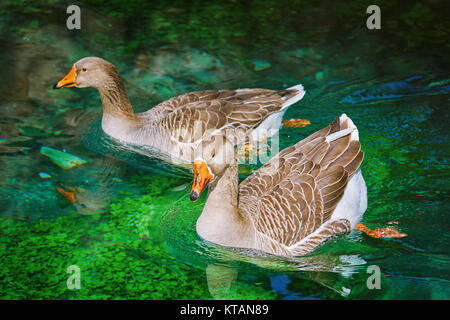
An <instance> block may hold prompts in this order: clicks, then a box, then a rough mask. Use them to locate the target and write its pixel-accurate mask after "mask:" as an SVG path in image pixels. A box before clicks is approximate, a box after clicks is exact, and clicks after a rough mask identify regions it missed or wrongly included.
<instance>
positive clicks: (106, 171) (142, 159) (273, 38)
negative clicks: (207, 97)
mask: <svg viewBox="0 0 450 320" xmlns="http://www.w3.org/2000/svg"><path fill="white" fill-rule="evenodd" d="M50 3H51V4H48V1H45V2H44V1H34V2H32V3H29V2H27V1H21V2H17V1H2V5H0V48H1V49H2V50H1V52H0V69H1V70H2V81H1V82H0V104H1V107H0V126H1V127H0V128H1V129H0V130H1V131H0V164H1V165H0V177H1V179H0V261H1V265H2V268H0V288H1V290H0V298H2V299H25V298H27V299H220V298H231V299H345V298H350V299H449V298H450V267H449V266H450V257H449V249H450V245H449V231H450V230H449V229H450V228H449V227H450V223H449V218H448V213H447V210H448V207H449V206H448V205H449V188H448V181H449V174H448V172H449V170H448V169H449V162H448V155H449V153H450V148H449V144H448V142H449V141H448V137H449V126H448V123H449V119H448V114H449V113H448V110H449V95H448V94H449V92H450V74H449V72H448V70H449V66H450V63H449V62H450V61H449V58H448V57H449V44H448V40H449V21H448V17H446V16H445V15H444V13H443V12H444V10H443V9H442V7H443V5H444V1H434V2H432V3H431V4H430V5H429V6H426V5H423V4H420V3H419V2H411V4H410V5H408V6H404V5H401V4H400V3H395V2H389V3H386V4H380V7H381V10H382V19H383V20H382V29H381V30H368V29H367V28H366V23H365V22H366V18H367V16H368V15H367V14H366V12H365V10H366V8H367V6H368V5H369V4H370V3H367V1H352V4H351V5H350V4H347V5H344V4H333V5H331V4H328V2H321V1H319V2H315V3H314V4H312V3H306V2H304V1H289V3H288V4H289V5H287V3H284V2H283V1H281V2H271V1H267V2H251V1H250V2H245V3H239V2H229V3H227V4H214V3H213V2H211V3H209V4H207V5H205V4H201V3H200V2H198V3H197V2H193V3H191V4H189V5H188V4H187V3H186V4H185V3H183V2H180V1H179V2H174V3H173V4H172V5H170V6H169V5H167V4H165V2H152V4H148V3H139V2H131V3H128V4H122V3H121V2H119V1H117V2H116V1H114V2H110V3H107V2H104V3H103V2H102V1H81V2H80V4H79V5H80V7H81V12H82V20H81V21H82V22H81V29H80V30H68V29H67V28H66V19H67V17H68V15H67V14H66V11H65V10H66V6H65V4H63V3H62V2H59V1H50ZM384 21H385V22H384ZM85 56H100V57H104V58H105V59H107V60H109V61H111V62H112V63H114V64H115V65H116V66H117V68H118V70H119V71H120V73H121V75H122V76H123V78H124V79H125V84H126V87H127V91H128V94H129V96H130V100H131V102H132V104H133V107H134V109H135V110H136V111H145V110H147V109H149V108H151V107H152V106H154V105H156V104H158V103H159V102H161V101H163V100H165V99H168V98H170V97H173V96H175V95H178V94H182V93H185V92H189V91H196V90H203V89H224V88H229V89H234V88H244V87H262V88H269V89H283V88H287V87H289V86H292V85H295V84H298V83H302V84H303V85H304V86H305V89H306V91H307V93H306V95H305V98H304V99H303V100H301V102H299V103H297V104H295V105H293V106H292V107H290V108H289V109H288V111H287V112H286V115H285V119H291V118H293V119H297V118H300V119H308V120H309V121H310V122H311V125H308V126H306V127H304V128H291V127H283V128H282V129H281V131H280V135H279V136H280V148H284V147H287V146H289V145H292V144H294V143H295V142H297V141H299V140H301V139H303V138H304V137H306V136H307V135H309V134H311V133H313V132H314V131H316V130H318V129H320V128H322V127H324V126H326V125H327V124H328V123H330V122H331V121H332V120H333V119H334V117H335V116H339V115H341V114H342V113H346V114H347V115H348V116H350V117H351V118H352V119H353V121H354V123H355V124H356V125H357V126H358V129H359V132H360V141H361V144H362V149H363V150H364V151H365V159H364V162H363V164H362V172H363V175H364V177H365V180H366V183H367V189H368V209H367V211H366V213H365V215H364V217H363V220H362V222H363V223H364V224H366V225H367V226H369V227H371V228H376V227H385V226H387V225H393V226H395V227H396V228H397V229H399V230H400V231H401V232H403V233H406V234H407V237H405V238H401V239H395V240H393V239H373V238H370V237H368V236H366V235H365V234H363V233H361V232H360V231H352V232H351V233H349V234H344V235H341V236H338V237H335V238H333V239H330V240H329V241H328V242H327V243H326V244H325V245H323V246H322V247H320V248H319V249H317V250H316V251H314V252H313V253H312V254H310V255H308V256H305V257H299V258H295V259H285V258H279V257H272V256H261V255H258V254H256V253H255V252H251V251H240V250H230V249H225V248H221V247H219V246H216V245H213V244H210V243H207V242H205V241H203V240H202V239H201V238H199V237H198V236H197V234H196V231H195V222H196V220H197V217H198V216H199V214H200V213H201V210H202V206H203V204H204V201H205V196H206V195H205V194H204V195H202V197H201V199H200V200H199V201H198V202H196V203H191V202H190V201H189V196H188V192H189V188H190V184H191V179H192V173H191V172H189V171H188V170H186V169H181V168H177V167H175V166H173V165H170V164H167V163H164V162H162V161H161V160H158V159H156V158H154V157H149V156H146V155H145V154H143V152H142V150H139V149H132V148H130V147H129V146H124V145H120V144H118V143H117V142H115V141H113V140H112V139H110V138H109V137H108V136H106V135H105V134H104V133H103V132H102V130H101V127H100V118H101V107H100V106H101V102H100V98H99V95H98V93H97V91H95V90H94V89H92V88H90V89H76V88H70V89H63V90H57V91H56V90H52V89H51V88H52V86H53V85H54V83H56V82H57V81H58V80H59V79H61V78H62V77H63V76H64V75H65V74H66V73H67V72H68V71H69V70H70V68H71V66H72V64H73V63H74V62H75V61H77V60H78V59H80V58H82V57H85ZM42 147H49V148H53V149H57V150H60V151H66V152H67V153H70V154H72V155H76V156H78V157H80V158H82V159H83V160H84V161H86V162H85V163H84V164H81V165H79V166H76V167H73V168H70V169H63V168H61V167H59V166H58V165H56V164H55V163H54V162H52V161H50V159H49V158H48V157H46V156H44V155H43V154H42V152H41V150H42ZM256 169H257V166H243V168H242V172H241V173H242V175H241V178H244V177H245V176H247V175H248V174H250V173H251V172H252V171H253V170H256ZM58 190H59V191H58ZM71 196H72V197H74V198H73V199H72V200H73V201H70V200H69V199H70V197H71ZM93 213H95V214H93ZM71 265H76V266H78V267H79V268H80V272H81V288H80V289H79V290H70V289H68V288H67V284H66V280H67V278H68V277H69V276H70V274H68V273H67V268H68V267H69V266H71ZM373 265H375V266H378V267H379V270H380V272H381V282H380V283H381V288H380V289H372V290H371V289H369V288H368V286H367V280H368V277H369V276H370V275H371V273H368V267H369V266H373Z"/></svg>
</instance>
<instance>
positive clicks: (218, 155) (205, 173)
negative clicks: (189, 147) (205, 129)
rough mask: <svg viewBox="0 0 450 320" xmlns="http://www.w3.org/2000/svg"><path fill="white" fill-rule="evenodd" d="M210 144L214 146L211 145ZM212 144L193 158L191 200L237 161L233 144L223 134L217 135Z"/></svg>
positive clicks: (198, 195) (196, 197) (194, 199)
mask: <svg viewBox="0 0 450 320" xmlns="http://www.w3.org/2000/svg"><path fill="white" fill-rule="evenodd" d="M217 141H220V142H221V143H217ZM212 145H214V146H213V147H211V146H212ZM212 145H211V144H210V145H209V146H208V147H206V148H205V149H204V150H203V152H202V153H201V154H202V156H201V157H199V156H198V155H197V157H196V158H195V160H194V181H193V183H192V189H191V193H190V198H191V201H193V202H195V201H197V200H198V198H199V197H200V195H201V193H202V192H203V190H205V189H206V187H207V186H208V185H210V184H211V183H212V182H214V181H216V180H219V179H220V177H221V176H222V175H223V173H224V172H225V170H226V169H227V168H228V167H229V166H231V165H232V164H234V163H235V162H236V161H237V158H236V153H235V148H234V146H233V145H232V144H231V143H230V142H229V141H228V140H227V139H225V137H224V136H221V137H218V140H216V143H214V144H212Z"/></svg>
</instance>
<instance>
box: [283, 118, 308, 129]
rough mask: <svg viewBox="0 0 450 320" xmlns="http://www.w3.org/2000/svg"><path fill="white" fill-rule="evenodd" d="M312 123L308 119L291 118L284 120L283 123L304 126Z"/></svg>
mask: <svg viewBox="0 0 450 320" xmlns="http://www.w3.org/2000/svg"><path fill="white" fill-rule="evenodd" d="M309 124H311V122H310V121H309V120H306V119H289V120H283V125H284V126H285V127H294V128H303V127H306V126H307V125H309Z"/></svg>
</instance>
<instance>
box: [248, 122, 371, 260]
mask: <svg viewBox="0 0 450 320" xmlns="http://www.w3.org/2000/svg"><path fill="white" fill-rule="evenodd" d="M348 126H349V124H348V121H347V120H346V121H344V122H343V123H340V119H339V118H336V119H335V121H333V122H332V123H331V124H330V125H329V126H327V127H325V128H324V129H322V130H319V131H317V132H316V133H314V134H312V135H311V136H309V137H307V138H305V139H304V140H302V141H300V142H298V143H297V144H295V145H293V146H291V147H288V148H286V149H284V150H282V151H281V152H280V153H279V154H278V155H276V156H274V157H273V158H272V159H271V160H270V161H269V162H267V163H266V164H265V165H264V166H262V167H261V168H260V169H259V170H258V171H256V172H255V173H254V174H252V175H251V176H249V177H248V178H247V179H245V180H244V181H243V182H242V183H241V184H240V188H239V210H241V211H242V212H243V214H245V215H247V216H249V217H251V220H252V222H253V225H254V226H255V229H256V234H257V241H256V242H257V243H258V245H259V249H260V250H263V251H266V252H271V253H274V254H281V255H286V254H289V255H303V254H306V253H309V252H310V251H312V250H313V249H314V248H316V247H317V246H318V245H320V244H321V243H323V242H324V241H325V240H326V239H328V238H329V237H330V236H332V235H333V234H338V233H342V232H347V231H349V230H350V222H349V221H348V220H347V219H339V220H333V221H330V217H331V215H332V213H333V211H334V209H335V208H336V206H337V204H338V203H339V201H340V200H341V198H342V196H343V194H344V191H345V188H346V186H347V182H348V181H349V178H350V177H351V176H352V175H353V173H354V172H355V171H356V170H357V169H358V168H359V166H360V164H361V162H362V160H363V157H364V153H363V151H361V146H360V143H359V141H358V140H352V141H351V135H350V134H348V135H346V136H343V137H341V138H339V139H336V140H334V141H331V142H327V140H326V137H327V136H328V135H330V134H332V133H335V132H338V131H340V130H343V129H347V128H348ZM329 221H330V222H329ZM327 222H329V223H328V224H327ZM320 227H322V229H320V230H318V229H319V228H320ZM315 231H318V232H316V233H315ZM313 234H314V236H311V235H313Z"/></svg>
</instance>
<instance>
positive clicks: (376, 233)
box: [356, 223, 407, 239]
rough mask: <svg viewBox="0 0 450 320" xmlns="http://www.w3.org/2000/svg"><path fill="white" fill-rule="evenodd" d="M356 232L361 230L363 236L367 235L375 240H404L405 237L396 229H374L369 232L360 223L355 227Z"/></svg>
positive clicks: (404, 234)
mask: <svg viewBox="0 0 450 320" xmlns="http://www.w3.org/2000/svg"><path fill="white" fill-rule="evenodd" d="M356 229H357V230H361V231H362V232H364V233H365V234H367V235H368V236H369V237H372V238H377V239H397V238H404V237H406V236H407V234H406V233H401V232H399V231H398V230H397V229H394V228H391V227H386V228H376V229H374V230H371V229H369V228H367V227H366V226H365V225H363V224H362V223H358V224H357V225H356Z"/></svg>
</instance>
